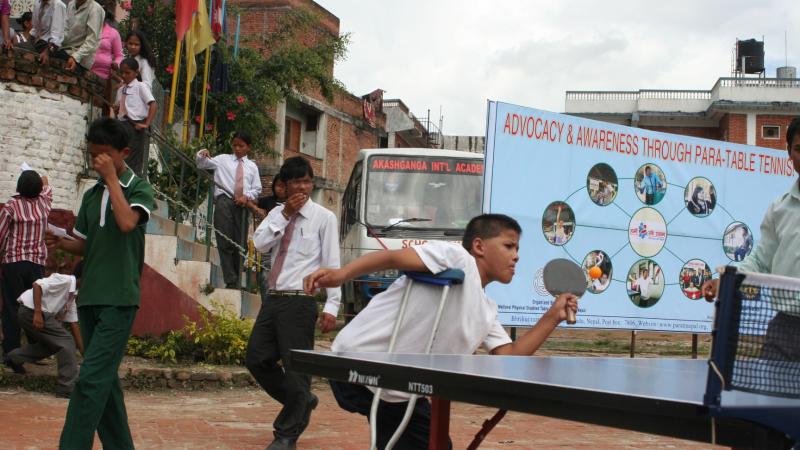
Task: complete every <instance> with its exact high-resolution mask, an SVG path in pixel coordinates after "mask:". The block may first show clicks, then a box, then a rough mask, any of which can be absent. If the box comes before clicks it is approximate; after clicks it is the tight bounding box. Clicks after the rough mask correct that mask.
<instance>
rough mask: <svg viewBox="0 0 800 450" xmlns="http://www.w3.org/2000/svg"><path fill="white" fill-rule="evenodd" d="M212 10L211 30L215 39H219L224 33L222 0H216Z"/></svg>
mask: <svg viewBox="0 0 800 450" xmlns="http://www.w3.org/2000/svg"><path fill="white" fill-rule="evenodd" d="M212 8H213V9H212V10H211V31H213V32H214V39H216V40H219V37H220V34H222V0H214V3H213V4H212Z"/></svg>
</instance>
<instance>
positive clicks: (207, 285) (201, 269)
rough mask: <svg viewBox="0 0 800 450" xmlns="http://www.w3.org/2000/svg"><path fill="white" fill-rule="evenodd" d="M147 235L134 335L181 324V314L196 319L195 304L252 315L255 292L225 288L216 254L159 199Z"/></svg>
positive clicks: (258, 302) (256, 298)
mask: <svg viewBox="0 0 800 450" xmlns="http://www.w3.org/2000/svg"><path fill="white" fill-rule="evenodd" d="M157 203H158V209H157V210H155V211H153V212H151V215H150V221H149V222H148V223H147V229H146V233H147V234H146V237H145V269H144V271H143V273H142V297H141V307H140V309H139V313H138V315H137V319H136V322H135V323H134V329H133V333H134V334H138V335H141V334H147V333H150V334H153V335H159V334H161V333H163V332H165V331H169V330H171V329H176V328H180V327H181V326H183V323H184V316H186V317H188V318H189V319H192V320H197V318H198V317H199V315H198V309H197V308H198V306H202V307H204V308H206V309H208V310H210V311H214V310H215V309H216V307H215V305H214V304H213V303H217V304H220V305H224V306H225V307H226V308H227V309H229V310H231V311H233V312H235V313H236V314H237V315H239V316H240V317H255V315H256V314H258V309H259V308H260V306H261V298H260V296H259V295H258V294H251V293H249V292H247V291H244V290H239V289H225V284H224V282H223V280H222V271H221V269H220V266H219V254H218V253H217V249H216V247H211V249H210V251H208V249H207V248H206V246H205V243H204V241H203V242H198V240H197V239H196V236H197V230H196V229H195V228H194V227H193V226H191V225H185V224H178V225H177V228H176V226H175V222H174V221H173V220H171V219H169V206H168V205H167V203H166V202H163V201H160V200H157Z"/></svg>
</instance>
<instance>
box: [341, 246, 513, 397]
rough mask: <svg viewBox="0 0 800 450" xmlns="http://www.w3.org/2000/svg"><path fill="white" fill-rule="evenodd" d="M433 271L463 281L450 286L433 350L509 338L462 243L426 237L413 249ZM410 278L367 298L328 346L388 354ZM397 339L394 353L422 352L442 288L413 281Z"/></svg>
mask: <svg viewBox="0 0 800 450" xmlns="http://www.w3.org/2000/svg"><path fill="white" fill-rule="evenodd" d="M412 248H413V249H414V250H415V251H416V252H417V254H418V255H419V257H420V258H421V259H422V262H423V263H424V264H425V267H427V268H428V270H429V271H431V272H432V273H439V272H441V271H443V270H446V269H461V270H463V271H464V283H463V284H460V285H455V286H453V287H452V288H451V289H450V293H449V294H448V301H447V304H446V305H445V307H444V311H443V312H442V320H441V322H440V323H439V329H438V331H437V333H436V340H434V341H433V348H432V349H431V353H434V354H457V355H471V354H473V353H475V351H476V350H478V348H479V347H481V346H483V347H484V348H485V349H486V350H487V351H491V350H493V349H495V348H497V347H499V346H501V345H505V344H508V343H510V342H511V338H509V337H508V334H507V333H506V332H505V330H504V329H503V326H502V325H501V324H500V321H499V320H498V318H497V304H496V303H495V302H494V301H493V300H492V299H490V298H489V297H487V296H486V292H485V291H484V290H483V286H482V285H481V276H480V272H478V266H477V264H476V263H475V258H474V257H473V256H472V255H470V254H469V252H467V251H466V250H465V249H464V247H462V246H461V245H460V244H457V243H453V242H440V241H429V242H427V243H425V244H424V245H420V246H416V247H412ZM407 284H408V279H407V278H406V277H405V276H402V277H400V278H398V279H397V281H395V282H394V283H392V285H391V286H389V288H388V289H387V290H386V291H384V292H382V293H380V294H378V295H376V296H375V297H373V298H372V300H370V301H369V303H368V304H367V307H366V308H364V309H363V310H362V311H361V312H360V313H358V315H357V316H356V317H355V318H354V319H353V320H352V321H351V322H350V323H349V324H348V325H347V326H345V327H344V328H343V329H342V330H341V331H340V332H339V334H338V335H337V336H336V339H335V340H334V341H333V344H332V345H331V350H333V351H337V352H386V351H387V350H388V349H389V341H390V340H391V337H392V329H393V327H394V322H395V318H396V317H397V314H398V312H399V310H400V302H401V300H402V297H403V291H404V290H405V288H406V285H407ZM411 289H412V292H411V294H410V295H409V298H408V304H407V305H406V312H405V318H404V319H403V323H402V324H401V326H400V332H399V334H398V336H397V341H396V342H395V349H394V351H395V352H396V353H424V352H425V345H426V344H427V340H428V337H429V336H430V334H431V330H432V328H433V321H434V316H435V312H436V308H437V307H438V305H439V302H440V300H441V295H442V288H441V287H438V286H431V285H427V284H422V283H415V284H414V285H413V287H412V288H411ZM408 398H409V394H406V393H403V392H397V391H387V390H384V391H383V393H382V394H381V399H382V400H386V401H389V402H404V401H408Z"/></svg>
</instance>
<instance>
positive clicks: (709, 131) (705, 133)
mask: <svg viewBox="0 0 800 450" xmlns="http://www.w3.org/2000/svg"><path fill="white" fill-rule="evenodd" d="M641 128H642V129H645V130H652V131H659V132H662V133H673V134H680V135H683V136H692V137H699V138H705V139H716V140H719V139H722V136H721V134H720V129H719V128H711V127H651V126H644V125H643V126H641Z"/></svg>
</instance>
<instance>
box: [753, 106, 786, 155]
mask: <svg viewBox="0 0 800 450" xmlns="http://www.w3.org/2000/svg"><path fill="white" fill-rule="evenodd" d="M794 117H795V116H780V115H768V114H764V115H758V116H756V145H758V146H759V147H768V148H776V149H779V150H786V129H787V128H788V127H789V124H790V123H791V122H792V119H793V118H794ZM764 125H772V126H777V127H779V128H780V134H779V136H778V138H777V139H765V138H764V137H763V135H762V131H761V128H762V127H763V126H764Z"/></svg>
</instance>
